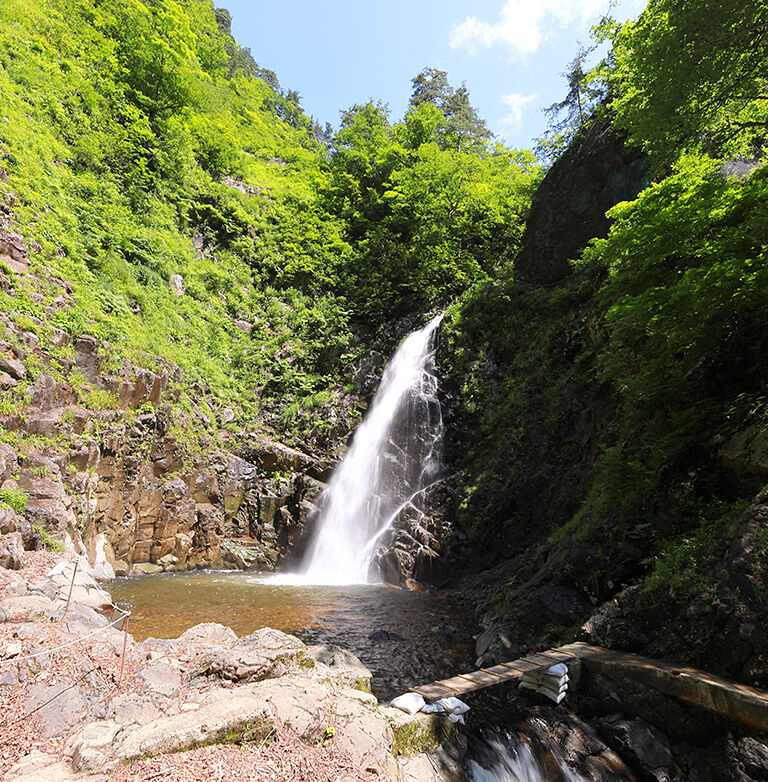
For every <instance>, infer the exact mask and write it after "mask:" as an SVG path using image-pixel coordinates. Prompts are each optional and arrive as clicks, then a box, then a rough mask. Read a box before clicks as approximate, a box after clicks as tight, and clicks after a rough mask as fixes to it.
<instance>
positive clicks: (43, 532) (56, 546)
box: [32, 524, 65, 554]
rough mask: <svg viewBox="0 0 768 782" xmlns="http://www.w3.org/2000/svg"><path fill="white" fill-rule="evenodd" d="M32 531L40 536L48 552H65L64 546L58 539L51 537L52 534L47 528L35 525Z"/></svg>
mask: <svg viewBox="0 0 768 782" xmlns="http://www.w3.org/2000/svg"><path fill="white" fill-rule="evenodd" d="M32 529H33V530H34V531H35V532H36V533H37V534H38V535H39V536H40V541H41V543H42V544H43V548H45V549H48V551H53V552H55V553H57V554H61V552H63V551H64V550H65V548H64V544H63V543H62V542H61V541H60V540H58V539H57V538H54V537H53V535H51V533H50V532H48V530H47V529H45V527H42V526H40V524H33V525H32Z"/></svg>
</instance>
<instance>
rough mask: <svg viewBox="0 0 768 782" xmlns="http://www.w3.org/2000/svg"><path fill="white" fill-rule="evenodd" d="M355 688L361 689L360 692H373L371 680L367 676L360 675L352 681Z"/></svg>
mask: <svg viewBox="0 0 768 782" xmlns="http://www.w3.org/2000/svg"><path fill="white" fill-rule="evenodd" d="M352 689H353V690H359V691H360V692H367V693H370V692H371V680H370V679H369V678H368V677H367V676H359V677H358V678H357V679H355V681H354V682H353V683H352Z"/></svg>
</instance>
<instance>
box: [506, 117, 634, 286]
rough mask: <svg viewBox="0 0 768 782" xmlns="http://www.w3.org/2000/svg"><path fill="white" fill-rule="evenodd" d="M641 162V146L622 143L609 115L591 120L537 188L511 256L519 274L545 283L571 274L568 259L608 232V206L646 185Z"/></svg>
mask: <svg viewBox="0 0 768 782" xmlns="http://www.w3.org/2000/svg"><path fill="white" fill-rule="evenodd" d="M645 161H646V158H645V153H644V152H643V151H642V149H640V148H637V147H635V148H633V147H629V146H628V145H626V144H625V143H624V140H623V138H622V137H621V136H619V135H618V134H617V133H616V132H615V131H614V130H613V127H612V126H611V124H610V121H609V120H601V119H595V120H593V121H592V122H591V123H590V124H589V125H588V126H587V131H586V132H585V133H583V134H579V135H577V136H576V138H575V139H574V140H573V142H572V143H571V145H570V146H569V147H568V149H567V150H566V151H565V153H564V154H563V155H562V156H561V157H560V158H559V159H558V160H557V161H556V162H555V163H554V164H553V166H552V168H550V169H549V171H548V172H547V175H546V176H545V177H544V180H543V181H542V183H541V184H540V185H539V188H538V189H537V191H536V194H535V196H534V199H533V203H532V204H531V211H530V215H529V218H528V221H527V223H526V227H525V233H524V235H523V240H522V246H521V249H520V252H519V254H518V256H517V258H516V259H515V272H516V276H517V278H518V279H521V280H525V281H528V282H531V283H534V284H544V285H548V284H551V283H555V282H558V281H559V280H561V279H563V278H564V277H565V276H567V275H568V274H570V271H571V269H570V264H569V261H570V260H571V259H573V258H577V257H578V255H579V254H580V252H581V251H582V250H583V249H584V247H586V245H587V242H588V241H589V240H590V239H592V238H593V237H600V236H605V235H607V233H608V228H609V221H608V218H607V217H606V216H605V213H606V211H607V210H608V209H609V208H610V207H611V206H613V205H614V204H615V203H617V202H619V201H624V200H631V199H633V198H634V197H635V196H636V195H637V194H638V192H640V190H641V189H642V187H644V185H645V183H646V178H647V175H646V162H645Z"/></svg>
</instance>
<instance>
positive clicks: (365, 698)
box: [250, 677, 397, 779]
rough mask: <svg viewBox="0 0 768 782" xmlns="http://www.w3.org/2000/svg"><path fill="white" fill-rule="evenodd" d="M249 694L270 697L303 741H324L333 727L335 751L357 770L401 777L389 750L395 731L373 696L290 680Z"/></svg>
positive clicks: (256, 688) (281, 717) (258, 686)
mask: <svg viewBox="0 0 768 782" xmlns="http://www.w3.org/2000/svg"><path fill="white" fill-rule="evenodd" d="M250 689H251V690H252V691H253V692H258V694H259V696H260V697H264V698H266V699H267V700H268V701H269V703H270V704H271V706H272V708H273V709H274V711H275V712H276V714H277V717H278V719H279V720H280V721H281V722H283V723H284V724H285V725H287V726H288V727H289V728H290V729H291V730H293V731H295V732H296V733H297V734H298V735H299V736H300V737H301V738H302V739H303V740H304V741H306V742H311V743H314V742H317V741H322V740H323V738H324V737H325V728H326V727H327V726H329V725H333V726H334V729H335V733H334V737H333V741H334V744H335V746H336V747H337V748H338V749H340V750H341V751H342V752H346V753H348V754H349V756H350V757H351V759H352V762H353V763H354V764H355V765H356V766H357V767H358V768H361V769H363V770H371V771H372V772H373V773H376V774H380V775H382V776H383V777H384V778H385V779H387V778H396V775H397V769H396V766H395V763H394V760H393V758H392V755H391V753H390V751H389V748H390V747H391V745H392V730H391V728H390V726H389V722H388V721H387V718H386V716H385V715H384V713H383V711H382V710H381V709H379V708H378V706H377V701H376V698H375V697H374V696H373V695H370V694H368V693H364V692H359V691H357V690H350V689H346V688H344V689H340V690H336V689H329V688H328V687H327V686H323V685H320V684H314V683H312V682H307V681H306V680H302V679H295V678H294V679H292V678H290V677H283V678H280V679H272V680H269V681H263V682H260V683H258V684H254V685H250Z"/></svg>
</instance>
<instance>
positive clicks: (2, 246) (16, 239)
mask: <svg viewBox="0 0 768 782" xmlns="http://www.w3.org/2000/svg"><path fill="white" fill-rule="evenodd" d="M0 255H5V256H7V257H8V258H10V259H11V260H13V261H16V262H18V263H24V264H28V263H29V247H28V245H27V242H26V240H25V239H24V237H23V236H22V235H21V234H20V233H16V232H15V231H11V232H8V233H2V234H0Z"/></svg>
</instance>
